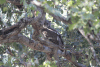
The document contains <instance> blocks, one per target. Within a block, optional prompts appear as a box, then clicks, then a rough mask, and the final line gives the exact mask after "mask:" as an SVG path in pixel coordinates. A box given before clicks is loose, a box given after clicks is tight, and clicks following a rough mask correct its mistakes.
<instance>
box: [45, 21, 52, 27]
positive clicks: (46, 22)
mask: <svg viewBox="0 0 100 67" xmlns="http://www.w3.org/2000/svg"><path fill="white" fill-rule="evenodd" d="M43 27H47V28H50V27H51V21H48V20H45V22H44V25H43Z"/></svg>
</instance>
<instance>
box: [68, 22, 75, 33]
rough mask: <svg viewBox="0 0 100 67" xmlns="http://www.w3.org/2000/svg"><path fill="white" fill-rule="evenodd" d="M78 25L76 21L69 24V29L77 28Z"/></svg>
mask: <svg viewBox="0 0 100 67" xmlns="http://www.w3.org/2000/svg"><path fill="white" fill-rule="evenodd" d="M76 25H77V24H76V23H73V24H70V25H69V31H70V30H73V29H74V28H76Z"/></svg>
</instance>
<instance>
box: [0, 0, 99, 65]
mask: <svg viewBox="0 0 100 67" xmlns="http://www.w3.org/2000/svg"><path fill="white" fill-rule="evenodd" d="M37 1H39V2H41V3H42V5H43V7H44V8H45V11H46V18H47V19H48V20H50V21H51V25H52V27H53V28H55V29H56V30H57V31H59V32H60V33H61V34H62V38H63V41H64V44H65V45H71V46H73V48H74V49H75V50H76V51H80V50H83V52H82V53H83V54H87V55H88V58H86V56H83V58H84V59H82V58H78V59H77V61H78V62H80V63H82V64H84V65H86V66H87V67H88V66H90V67H92V66H97V64H96V62H95V60H93V54H92V52H91V50H90V49H89V45H88V42H87V41H86V40H85V38H84V37H83V36H82V35H81V34H80V32H79V31H78V30H77V29H79V28H83V30H84V31H85V34H88V33H92V31H94V34H97V33H98V32H99V29H100V25H99V24H100V1H99V0H37ZM21 2H23V5H24V9H23V10H19V9H18V8H17V7H16V6H14V5H12V4H10V3H7V2H6V0H0V19H1V21H0V29H3V28H5V27H8V26H11V25H13V24H15V23H16V22H18V21H19V19H20V18H22V17H24V16H25V13H27V14H28V15H27V16H28V17H32V12H31V11H32V10H35V9H36V6H35V5H33V4H27V3H26V0H21ZM26 8H27V9H26ZM49 13H52V14H55V15H56V16H59V17H62V16H64V17H65V18H67V19H66V20H69V18H71V22H72V24H68V25H66V24H64V23H62V21H57V20H55V19H54V18H53V17H52V16H50V15H49ZM38 14H39V11H37V12H36V15H38ZM90 23H91V25H92V27H90V26H89V24H90ZM33 32H34V30H33V29H32V26H31V25H29V26H27V27H26V28H25V29H24V30H22V31H21V34H23V35H25V36H27V37H29V38H30V39H32V33H33ZM98 44H99V43H96V42H95V41H93V46H95V45H98ZM1 45H2V44H0V66H1V65H4V66H11V67H14V66H17V65H18V66H21V65H20V63H19V61H20V59H21V60H24V61H26V62H29V63H32V66H39V67H56V65H55V62H50V61H48V62H45V59H46V55H45V53H42V52H39V51H35V50H32V49H30V48H28V47H26V46H24V45H23V44H19V43H6V44H4V45H3V46H1ZM7 47H9V48H10V49H11V51H12V53H13V56H10V55H9V53H7V51H8V50H7ZM95 51H96V54H97V55H98V58H100V50H99V48H98V49H97V48H95ZM23 55H25V57H21V56H23ZM37 58H38V60H37V61H38V62H39V63H37V62H36V59H37ZM72 59H73V60H76V58H74V57H72ZM82 61H84V62H82ZM38 64H39V65H38ZM63 65H67V66H68V65H69V67H70V66H71V63H70V62H68V63H67V64H66V63H63Z"/></svg>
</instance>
